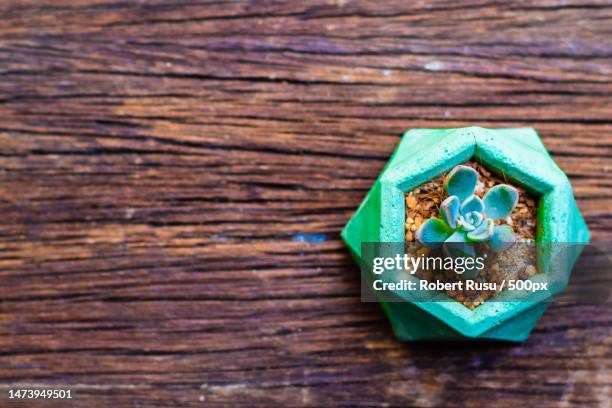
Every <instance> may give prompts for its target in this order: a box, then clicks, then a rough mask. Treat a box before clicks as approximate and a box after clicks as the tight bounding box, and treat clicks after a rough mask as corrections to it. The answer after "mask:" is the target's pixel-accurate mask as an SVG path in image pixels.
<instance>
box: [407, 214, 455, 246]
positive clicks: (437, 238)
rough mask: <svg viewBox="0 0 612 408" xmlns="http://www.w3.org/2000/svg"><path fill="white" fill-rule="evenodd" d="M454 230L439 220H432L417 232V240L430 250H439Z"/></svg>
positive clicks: (426, 222)
mask: <svg viewBox="0 0 612 408" xmlns="http://www.w3.org/2000/svg"><path fill="white" fill-rule="evenodd" d="M452 233H453V230H452V229H451V228H450V227H449V226H448V225H446V223H445V222H444V221H442V220H441V219H439V218H430V219H428V220H427V221H425V222H424V223H423V225H421V228H419V229H418V230H417V232H416V239H417V241H419V242H420V243H422V244H423V245H425V246H427V247H429V248H432V249H433V248H438V247H440V245H442V243H443V242H444V241H446V239H447V238H448V237H449V236H451V234H452Z"/></svg>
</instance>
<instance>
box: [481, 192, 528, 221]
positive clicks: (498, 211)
mask: <svg viewBox="0 0 612 408" xmlns="http://www.w3.org/2000/svg"><path fill="white" fill-rule="evenodd" d="M518 196H519V194H518V191H517V189H516V188H514V187H512V186H509V185H507V184H500V185H497V186H495V187H493V188H491V189H490V190H489V191H487V193H486V194H485V195H484V198H483V200H482V201H483V203H484V206H485V210H484V211H485V214H486V215H487V217H489V218H490V219H492V220H499V219H501V218H505V217H507V216H508V215H510V213H511V212H512V210H514V207H516V203H517V202H518Z"/></svg>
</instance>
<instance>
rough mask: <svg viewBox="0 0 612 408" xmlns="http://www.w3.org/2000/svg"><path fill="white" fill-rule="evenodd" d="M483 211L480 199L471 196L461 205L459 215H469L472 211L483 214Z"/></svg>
mask: <svg viewBox="0 0 612 408" xmlns="http://www.w3.org/2000/svg"><path fill="white" fill-rule="evenodd" d="M483 210H484V203H483V202H482V200H481V199H480V197H478V196H476V195H472V196H470V197H468V198H467V199H466V200H465V201H464V202H463V204H461V214H462V215H466V214H467V213H470V212H472V211H476V212H479V213H481V212H483Z"/></svg>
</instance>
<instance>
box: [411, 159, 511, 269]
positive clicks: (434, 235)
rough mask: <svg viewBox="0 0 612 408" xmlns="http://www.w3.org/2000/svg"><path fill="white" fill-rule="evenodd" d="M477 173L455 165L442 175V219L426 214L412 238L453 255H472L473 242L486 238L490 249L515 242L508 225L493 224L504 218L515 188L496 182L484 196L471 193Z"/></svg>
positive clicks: (505, 247) (493, 249) (507, 212)
mask: <svg viewBox="0 0 612 408" xmlns="http://www.w3.org/2000/svg"><path fill="white" fill-rule="evenodd" d="M477 183H478V173H477V172H476V170H474V169H473V168H471V167H469V166H463V165H459V166H456V167H455V168H454V169H453V170H451V172H450V173H448V175H447V176H446V178H445V179H444V189H445V190H446V192H447V193H448V198H446V199H445V200H444V201H443V202H442V204H441V205H440V214H441V216H442V219H439V218H430V219H428V220H427V221H425V222H424V223H423V225H421V227H420V228H419V229H418V231H417V233H416V239H417V241H418V242H420V243H421V244H423V245H425V246H427V247H429V248H432V249H435V248H439V247H440V246H442V247H443V249H444V251H445V253H446V254H448V255H450V256H453V257H475V256H476V250H475V247H474V244H475V243H478V242H487V243H488V245H489V248H490V249H491V250H492V251H495V252H499V251H503V250H505V249H508V248H509V247H511V246H512V245H514V243H515V242H516V236H515V235H514V232H513V230H512V227H510V226H508V225H495V221H497V220H499V219H502V218H505V217H507V216H508V215H510V213H512V210H514V207H516V204H517V202H518V197H519V194H518V191H517V189H516V188H514V187H512V186H509V185H507V184H500V185H497V186H495V187H492V188H491V189H489V191H487V193H486V194H485V195H484V197H483V198H482V199H481V198H480V197H478V196H476V195H475V194H474V190H475V189H476V184H477Z"/></svg>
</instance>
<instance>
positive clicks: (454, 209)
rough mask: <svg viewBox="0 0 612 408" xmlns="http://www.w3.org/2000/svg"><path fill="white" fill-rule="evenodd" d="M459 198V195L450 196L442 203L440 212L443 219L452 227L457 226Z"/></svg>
mask: <svg viewBox="0 0 612 408" xmlns="http://www.w3.org/2000/svg"><path fill="white" fill-rule="evenodd" d="M460 205H461V203H460V202H459V198H458V197H457V196H450V197H448V198H447V199H446V200H444V201H442V204H441V205H440V213H441V214H442V219H443V220H444V221H445V222H446V224H447V225H448V226H449V227H451V228H452V229H455V228H457V220H458V218H459V206H460Z"/></svg>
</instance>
